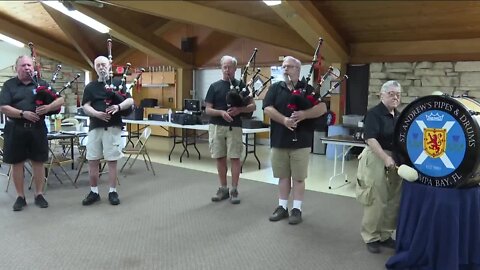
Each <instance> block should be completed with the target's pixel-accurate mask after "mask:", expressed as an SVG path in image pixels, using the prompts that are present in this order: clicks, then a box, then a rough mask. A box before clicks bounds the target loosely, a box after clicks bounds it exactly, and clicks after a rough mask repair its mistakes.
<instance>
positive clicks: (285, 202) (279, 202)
mask: <svg viewBox="0 0 480 270" xmlns="http://www.w3.org/2000/svg"><path fill="white" fill-rule="evenodd" d="M287 204H288V200H282V199H278V205H279V206H281V207H283V209H285V210H287Z"/></svg>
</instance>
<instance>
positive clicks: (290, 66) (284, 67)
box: [282, 65, 297, 69]
mask: <svg viewBox="0 0 480 270" xmlns="http://www.w3.org/2000/svg"><path fill="white" fill-rule="evenodd" d="M282 68H283V69H286V68H297V66H293V65H283V66H282Z"/></svg>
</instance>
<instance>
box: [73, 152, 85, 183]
mask: <svg viewBox="0 0 480 270" xmlns="http://www.w3.org/2000/svg"><path fill="white" fill-rule="evenodd" d="M84 163H85V159H83V158H82V160H81V161H80V164H79V165H78V169H77V175H76V176H75V181H73V184H74V186H75V187H77V181H78V177H79V176H80V173H81V172H82V168H83V164H84Z"/></svg>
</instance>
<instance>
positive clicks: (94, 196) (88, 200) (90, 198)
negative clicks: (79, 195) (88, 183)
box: [82, 191, 100, 205]
mask: <svg viewBox="0 0 480 270" xmlns="http://www.w3.org/2000/svg"><path fill="white" fill-rule="evenodd" d="M98 201H100V195H99V194H98V193H95V192H93V191H90V193H88V195H87V197H85V199H83V201H82V204H83V205H90V204H92V203H94V202H98Z"/></svg>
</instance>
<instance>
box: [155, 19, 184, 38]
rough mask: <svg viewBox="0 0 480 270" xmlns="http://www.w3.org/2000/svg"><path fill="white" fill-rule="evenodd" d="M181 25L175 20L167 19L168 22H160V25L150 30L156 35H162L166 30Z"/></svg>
mask: <svg viewBox="0 0 480 270" xmlns="http://www.w3.org/2000/svg"><path fill="white" fill-rule="evenodd" d="M181 25H182V24H181V23H179V22H176V21H168V22H166V23H164V24H162V25H161V26H157V27H156V29H153V30H152V32H153V33H154V34H155V35H157V36H162V35H163V34H164V33H166V32H168V31H170V30H172V29H175V28H177V27H179V26H181Z"/></svg>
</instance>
